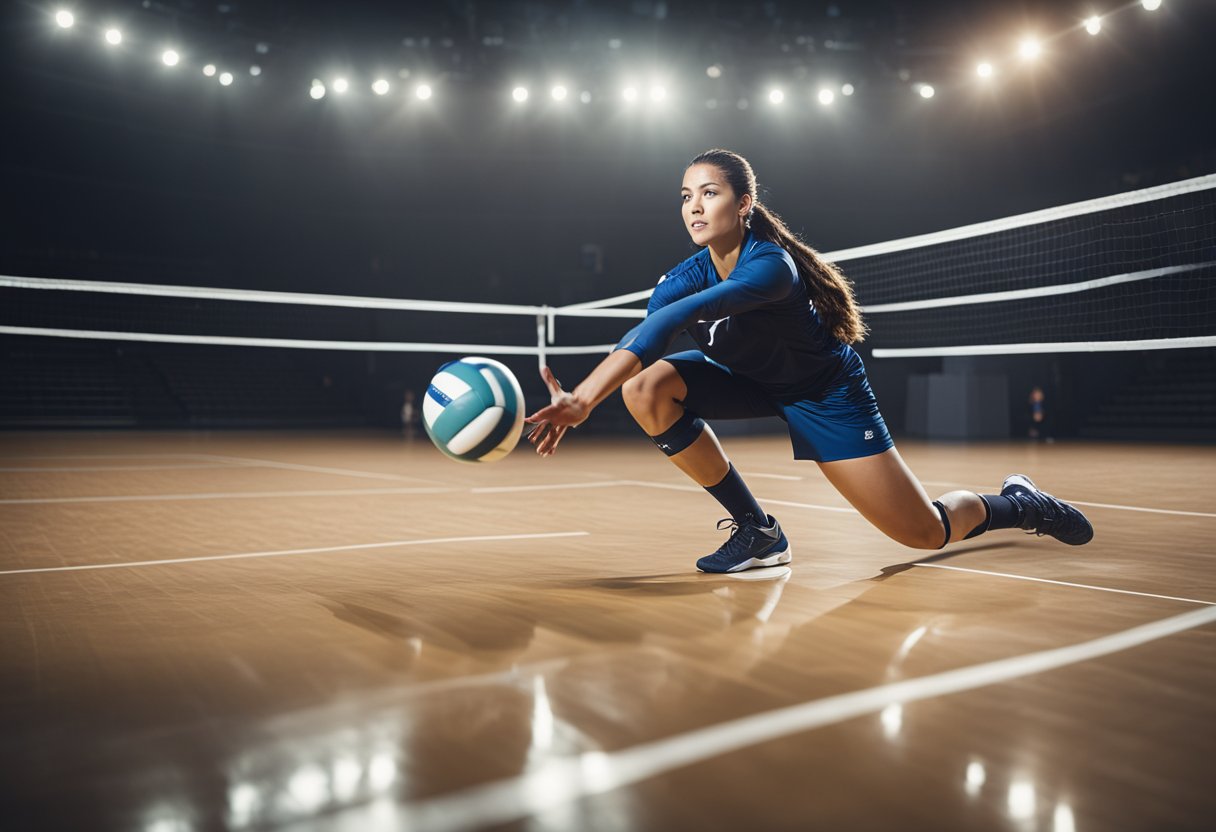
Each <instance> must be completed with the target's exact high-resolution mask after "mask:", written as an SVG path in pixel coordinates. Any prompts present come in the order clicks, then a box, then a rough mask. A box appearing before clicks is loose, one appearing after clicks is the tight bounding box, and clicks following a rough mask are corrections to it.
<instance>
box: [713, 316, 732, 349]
mask: <svg viewBox="0 0 1216 832" xmlns="http://www.w3.org/2000/svg"><path fill="white" fill-rule="evenodd" d="M729 320H730V318H718V320H716V321H714V322H713V323H712V324H710V325H709V345H710V346H711V347H712V346H713V345H714V333H716V332H717V331H718V324H720V323H722V322H723V321H729Z"/></svg>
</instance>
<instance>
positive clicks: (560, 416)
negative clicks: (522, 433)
mask: <svg viewBox="0 0 1216 832" xmlns="http://www.w3.org/2000/svg"><path fill="white" fill-rule="evenodd" d="M540 376H541V378H542V379H543V380H544V382H545V386H546V387H548V388H549V396H550V403H549V406H548V407H542V408H541V409H540V410H538V411H536V412H535V413H533V414H532V415H531V416H529V417H528V418H527V419H525V420H524V421H525V422H527V423H528V424H532V425H536V427H535V428H533V429H532V432H531V433H529V434H528V441H529V442H531V443H532V444H533V445H535V446H536V452H537V453H538V454H540V455H541V456H552V455H553V453H554V452H555V451H556V450H557V444H558V443H559V442H561V441H562V437H563V436H565V435H566V431H568V430H569V429H570V428H572V427H574V426H576V425H581V424H582V423H583V422H585V421H586V420H587V417H588V416H589V415H590V412H591V409H590V408H589V407H587V405H586V404H585V403H584V402H582V401H579V400H578V399H577V398H575V396H574V395H573V394H572V393H567V392H566V391H564V390H562V386H561V384H560V383H558V380H557V379H556V378H555V377H554V375H553V371H552V370H550V369H549V368H548V367H545V368H543V369H542V370H541V372H540Z"/></svg>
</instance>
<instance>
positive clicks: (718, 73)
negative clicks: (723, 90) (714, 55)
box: [705, 64, 722, 78]
mask: <svg viewBox="0 0 1216 832" xmlns="http://www.w3.org/2000/svg"><path fill="white" fill-rule="evenodd" d="M705 74H706V75H708V76H709V77H710V78H721V77H722V65H721V64H714V65H713V66H710V67H706V69H705Z"/></svg>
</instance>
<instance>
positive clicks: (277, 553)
mask: <svg viewBox="0 0 1216 832" xmlns="http://www.w3.org/2000/svg"><path fill="white" fill-rule="evenodd" d="M590 534H591V532H587V531H577V532H537V533H532V534H490V535H472V536H468V537H432V538H422V539H414V540H386V541H384V542H381V543H353V544H350V545H347V546H321V547H317V548H310V549H277V550H273V551H267V552H234V553H232V554H226V555H200V556H198V557H192V558H162V559H159V560H138V561H129V562H126V563H90V564H79V565H76V566H40V567H32V568H29V569H7V570H4V571H0V575H29V574H35V573H41V572H85V571H88V570H92V569H129V568H133V567H138V566H166V565H168V564H172V563H200V562H203V561H211V560H250V559H253V558H277V557H286V556H288V555H314V554H320V553H322V552H352V551H367V550H370V549H388V548H392V547H396V546H421V545H423V544H428V543H435V544H439V543H487V542H495V541H500V540H548V539H553V538H559V537H587V536H590Z"/></svg>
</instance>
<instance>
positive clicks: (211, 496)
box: [0, 457, 1216, 518]
mask: <svg viewBox="0 0 1216 832" xmlns="http://www.w3.org/2000/svg"><path fill="white" fill-rule="evenodd" d="M230 459H238V457H230ZM288 464H290V463H284V465H288ZM234 467H253V466H252V465H239V466H238V465H235V464H234ZM272 467H273V466H272ZM336 470H337V469H335V471H336ZM921 483H922V484H924V485H938V486H945V487H958V488H968V486H966V485H964V484H961V483H945V482H942V481H940V480H921ZM622 485H629V486H636V487H641V488H658V489H663V490H667V491H686V492H693V493H700V492H701V491H703V490H704V489H702V488H700V487H699V486H695V485H681V484H679V483H665V482H655V481H651V480H632V479H630V480H596V481H592V482H587V481H585V480H584V481H580V482H573V483H542V484H534V485H503V486H482V487H473V488H467V487H462V486H436V487H433V488H424V487H419V488H348V489H334V490H323V491H236V492H205V493H200V494H132V495H118V496H96V497H33V498H19V499H0V505H29V504H42V503H115V502H139V501H142V500H146V501H156V502H160V501H170V500H223V499H234V500H235V499H253V498H257V497H266V498H290V497H345V496H367V495H375V494H450V493H453V492H465V493H470V494H509V493H512V492H516V491H558V490H565V489H572V488H610V487H614V486H622ZM969 490H973V491H976V493H979V492H980V491H982V490H984V489H980V490H976V489H974V488H971V489H969ZM756 499H758V500H760V501H761V502H765V503H772V504H773V505H779V506H789V507H791V508H808V509H817V510H819V511H832V512H838V513H842V514H857V510H856V509H855V508H852V507H851V506H849V507H842V506H825V505H820V504H818V503H801V502H795V501H791V500H778V499H776V498H772V497H757V498H756ZM1069 502H1070V503H1072V504H1073V505H1078V506H1090V507H1095V508H1107V509H1112V510H1116V511H1140V512H1148V513H1150V514H1172V515H1181V516H1185V517H1208V518H1216V513H1210V512H1202V511H1183V510H1181V509H1168V508H1148V507H1145V506H1127V505H1119V504H1115V503H1091V502H1085V501H1083V500H1069Z"/></svg>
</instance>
